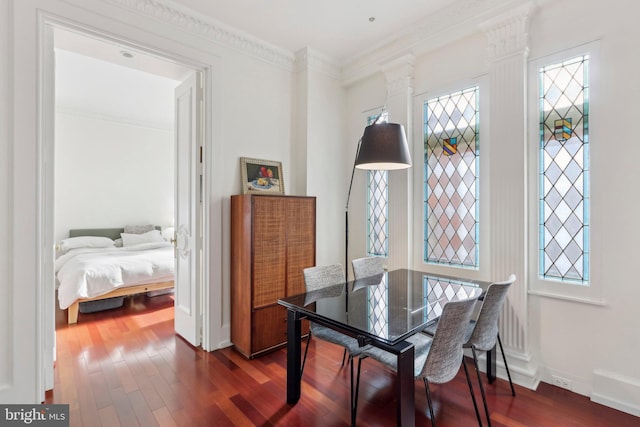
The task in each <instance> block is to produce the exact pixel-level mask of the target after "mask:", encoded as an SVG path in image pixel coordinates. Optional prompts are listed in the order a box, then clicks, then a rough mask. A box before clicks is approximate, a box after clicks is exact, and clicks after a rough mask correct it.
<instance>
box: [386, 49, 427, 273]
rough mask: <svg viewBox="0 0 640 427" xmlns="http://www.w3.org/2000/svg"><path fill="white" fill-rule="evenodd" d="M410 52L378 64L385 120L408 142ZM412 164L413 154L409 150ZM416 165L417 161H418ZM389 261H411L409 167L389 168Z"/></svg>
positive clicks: (392, 265)
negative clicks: (402, 132) (402, 131)
mask: <svg viewBox="0 0 640 427" xmlns="http://www.w3.org/2000/svg"><path fill="white" fill-rule="evenodd" d="M413 62H414V57H413V55H404V56H402V57H400V58H398V59H395V60H394V61H391V62H389V63H386V64H384V65H383V66H382V71H383V73H384V75H385V79H386V84H387V102H386V106H387V111H388V112H389V122H393V123H400V124H402V125H403V126H404V128H405V132H406V134H407V141H408V143H409V147H410V149H411V147H412V146H413V144H412V143H411V117H412V101H411V100H412V97H413ZM411 158H412V161H413V163H414V166H413V167H415V164H416V160H415V156H414V154H413V153H411ZM418 165H420V162H418ZM388 173H389V218H388V221H389V260H388V262H387V267H388V268H389V269H390V270H392V269H396V268H407V266H409V265H410V260H411V248H412V246H411V245H412V233H410V230H411V225H412V224H413V218H412V213H413V200H412V197H411V194H412V190H411V188H412V179H411V177H412V176H413V175H412V173H411V169H403V170H398V171H389V172H388Z"/></svg>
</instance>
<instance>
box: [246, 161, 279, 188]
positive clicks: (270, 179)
mask: <svg viewBox="0 0 640 427" xmlns="http://www.w3.org/2000/svg"><path fill="white" fill-rule="evenodd" d="M240 170H241V175H242V194H270V193H276V194H284V177H283V175H282V162H278V161H273V160H262V159H252V158H249V157H240Z"/></svg>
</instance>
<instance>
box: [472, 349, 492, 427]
mask: <svg viewBox="0 0 640 427" xmlns="http://www.w3.org/2000/svg"><path fill="white" fill-rule="evenodd" d="M471 352H472V353H473V366H474V367H475V368H476V374H477V375H478V384H479V385H480V394H481V395H482V404H483V405H484V412H485V414H486V415H487V423H489V427H491V417H490V416H489V407H488V406H487V397H486V395H485V394H484V386H483V385H482V378H481V377H480V368H479V367H478V355H477V353H476V349H475V348H474V347H473V346H471Z"/></svg>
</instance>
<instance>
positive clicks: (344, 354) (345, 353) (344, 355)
mask: <svg viewBox="0 0 640 427" xmlns="http://www.w3.org/2000/svg"><path fill="white" fill-rule="evenodd" d="M346 356H347V348H346V347H345V348H344V352H342V365H340V366H344V359H345V358H346ZM349 358H351V355H349Z"/></svg>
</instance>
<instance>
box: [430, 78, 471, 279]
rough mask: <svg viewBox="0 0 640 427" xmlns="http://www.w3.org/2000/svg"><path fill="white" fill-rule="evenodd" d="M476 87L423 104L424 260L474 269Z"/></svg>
mask: <svg viewBox="0 0 640 427" xmlns="http://www.w3.org/2000/svg"><path fill="white" fill-rule="evenodd" d="M478 92H479V88H478V87H473V88H469V89H466V90H463V91H459V92H454V93H451V94H449V95H446V96H441V97H437V98H433V99H430V100H428V101H426V102H425V105H424V135H425V142H424V156H425V158H424V176H425V181H424V223H425V224H424V230H425V231H424V233H425V236H424V260H425V261H427V262H434V263H446V264H453V265H462V266H470V267H478V244H479V241H478V224H479V223H478V167H479V163H478V153H479V151H478V148H479V121H478Z"/></svg>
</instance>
